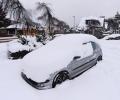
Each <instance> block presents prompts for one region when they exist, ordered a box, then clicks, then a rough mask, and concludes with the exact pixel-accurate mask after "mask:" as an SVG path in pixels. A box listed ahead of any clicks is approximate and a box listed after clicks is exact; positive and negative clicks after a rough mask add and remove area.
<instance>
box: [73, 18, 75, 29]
mask: <svg viewBox="0 0 120 100" xmlns="http://www.w3.org/2000/svg"><path fill="white" fill-rule="evenodd" d="M73 21H74V22H73V27H74V29H75V16H73Z"/></svg>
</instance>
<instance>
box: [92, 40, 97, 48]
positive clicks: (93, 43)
mask: <svg viewBox="0 0 120 100" xmlns="http://www.w3.org/2000/svg"><path fill="white" fill-rule="evenodd" d="M91 43H92V47H93V50H95V49H96V48H97V47H96V43H95V42H91Z"/></svg>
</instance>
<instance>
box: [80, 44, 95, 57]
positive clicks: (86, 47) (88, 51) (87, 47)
mask: <svg viewBox="0 0 120 100" xmlns="http://www.w3.org/2000/svg"><path fill="white" fill-rule="evenodd" d="M82 49H83V55H82V56H83V58H85V57H88V56H90V55H92V54H93V47H92V44H91V42H88V43H85V44H83V48H82Z"/></svg>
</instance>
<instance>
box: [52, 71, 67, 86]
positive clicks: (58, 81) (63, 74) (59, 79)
mask: <svg viewBox="0 0 120 100" xmlns="http://www.w3.org/2000/svg"><path fill="white" fill-rule="evenodd" d="M67 79H69V77H68V74H67V73H66V72H60V73H58V74H57V75H56V76H55V77H54V79H53V84H52V88H55V87H56V85H58V84H61V83H62V82H64V81H66V80H67Z"/></svg>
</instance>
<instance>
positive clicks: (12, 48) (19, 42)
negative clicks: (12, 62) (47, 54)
mask: <svg viewBox="0 0 120 100" xmlns="http://www.w3.org/2000/svg"><path fill="white" fill-rule="evenodd" d="M42 45H43V43H42V40H41V37H38V36H21V37H20V38H19V39H16V40H13V41H11V42H9V43H8V58H9V59H19V58H23V57H24V56H25V55H26V54H28V53H29V52H31V51H33V50H35V49H37V48H39V47H41V46H42Z"/></svg>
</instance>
